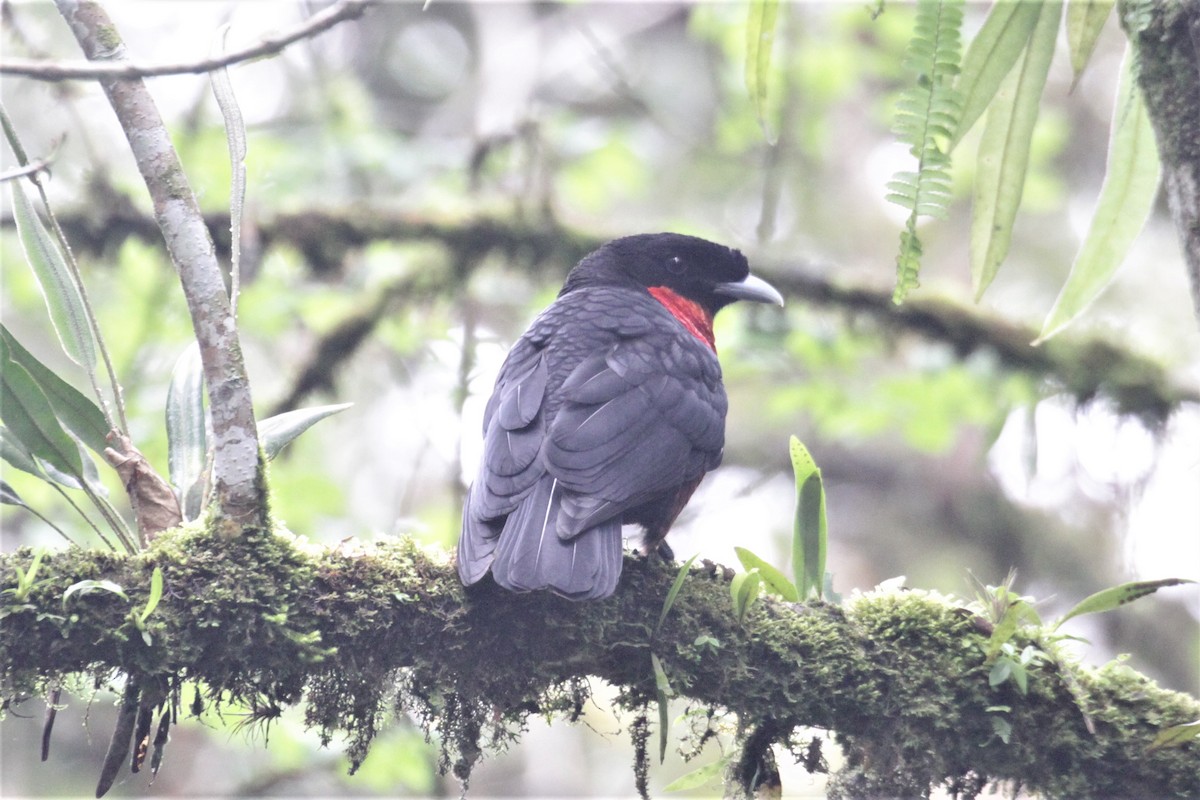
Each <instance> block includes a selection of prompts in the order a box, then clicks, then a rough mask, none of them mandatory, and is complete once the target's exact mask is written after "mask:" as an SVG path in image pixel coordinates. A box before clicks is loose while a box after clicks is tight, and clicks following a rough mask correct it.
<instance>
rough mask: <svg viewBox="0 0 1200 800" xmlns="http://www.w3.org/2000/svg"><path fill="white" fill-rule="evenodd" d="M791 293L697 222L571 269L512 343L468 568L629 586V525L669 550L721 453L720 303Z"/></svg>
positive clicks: (491, 420)
mask: <svg viewBox="0 0 1200 800" xmlns="http://www.w3.org/2000/svg"><path fill="white" fill-rule="evenodd" d="M737 300H749V301H754V302H759V303H770V304H775V305H779V306H782V305H783V297H782V295H780V293H779V292H778V291H777V290H776V289H775V288H774V287H773V286H771V285H770V284H769V283H767V282H766V281H764V280H763V279H761V278H759V277H757V276H755V275H752V274H751V273H750V267H749V264H748V262H747V260H746V257H745V256H744V255H742V253H741V252H740V251H738V250H735V249H732V248H729V247H725V246H723V245H720V244H716V243H714V242H710V241H707V240H705V239H701V238H698V237H695V236H687V235H684V234H679V233H648V234H638V235H632V236H625V237H622V238H619V239H614V240H612V241H610V242H608V243H606V244H604V245H602V246H601V247H600V248H598V249H597V250H595V251H594V252H592V253H590V254H589V255H587V256H585V257H584V258H583V259H582V260H580V261H579V263H578V264H577V265H576V266H575V267H574V268H573V269H572V270H571V271H570V272H569V273H568V275H567V278H566V281H565V283H564V284H563V287H562V290H561V291H560V292H559V294H558V297H557V298H556V299H555V300H554V302H553V303H552V304H551V305H550V306H548V307H547V308H546V309H545V310H544V311H543V312H542V313H541V314H540V315H538V316H537V318H536V319H535V320H534V321H533V322H532V323H531V324H530V326H529V329H528V330H526V331H525V333H524V334H523V335H522V336H521V337H520V339H518V340H517V342H516V343H515V344H514V345H513V347H512V348H511V349H510V350H509V352H508V354H507V356H506V357H505V360H504V363H503V365H502V366H501V368H500V372H499V374H498V376H497V378H496V384H495V388H494V390H493V392H492V395H491V398H490V399H489V400H488V403H487V405H486V407H485V409H484V415H483V456H482V459H481V462H480V465H479V471H478V474H477V476H476V478H475V480H474V481H473V483H472V484H471V485H470V487H469V488H468V490H467V493H466V496H465V499H464V503H463V514H462V533H461V535H460V537H459V544H458V554H457V559H458V562H457V568H458V574H459V577H460V579H461V581H462V583H463V584H464V585H466V586H471V585H473V584H476V583H478V582H479V581H480V580H482V579H483V578H484V576H485V575H487V574H488V572H489V571H490V573H491V575H492V577H493V579H494V580H495V582H496V583H497V584H499V585H500V586H502V587H503V588H505V589H507V590H510V591H514V592H530V591H542V590H548V591H550V592H553V593H555V594H557V595H560V596H562V597H565V598H567V599H569V600H598V599H602V598H605V597H608V596H610V595H611V594H612V593H613V592H614V591H615V590H616V587H617V584H618V582H619V579H620V576H621V568H622V565H623V562H624V547H623V543H622V533H621V528H622V525H628V524H636V525H640V526H641V527H642V529H643V539H642V550H643V552H644V553H645V554H646V555H647V556H648V557H650V556H652V555H653V554H661V555H663V556H664V557H666V558H668V559H669V558H670V557H671V555H670V552H671V551H670V548H669V546H668V545H667V544H666V542H665V538H666V535H667V531H668V530H669V529H670V528H671V525H672V523H674V521H675V518H676V517H677V516H678V515H679V512H680V511H681V510H682V509H683V507H684V505H685V504H686V503H687V502H688V500H689V498H690V497H691V496H692V493H693V492H694V491H695V490H696V487H697V486H698V485H699V484H700V481H701V479H702V478H703V477H704V475H705V473H707V472H709V471H710V470H712V469H715V468H716V467H717V466H718V465H719V464H720V463H721V457H722V454H723V451H724V445H725V414H726V411H727V409H728V401H727V398H726V395H725V388H724V386H723V384H722V381H721V366H720V364H719V362H718V361H717V353H716V342H715V339H714V336H713V317H714V315H715V314H716V313H717V312H718V311H720V310H721V309H722V308H724V307H725V306H727V305H729V304H731V303H733V302H734V301H737Z"/></svg>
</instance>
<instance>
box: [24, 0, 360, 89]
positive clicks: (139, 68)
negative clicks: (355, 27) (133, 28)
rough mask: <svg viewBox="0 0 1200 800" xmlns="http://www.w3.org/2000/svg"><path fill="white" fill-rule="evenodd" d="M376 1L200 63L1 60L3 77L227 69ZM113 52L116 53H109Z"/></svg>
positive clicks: (344, 3)
mask: <svg viewBox="0 0 1200 800" xmlns="http://www.w3.org/2000/svg"><path fill="white" fill-rule="evenodd" d="M374 1H375V0H340V2H338V3H335V4H334V5H332V6H330V7H329V8H326V9H324V10H323V11H319V12H317V13H316V14H313V15H312V16H311V17H309V18H308V20H306V21H305V22H304V23H303V24H302V25H299V26H297V27H295V28H293V29H291V30H289V31H285V32H283V33H278V34H275V35H272V36H264V37H263V38H262V40H261V41H259V42H258V44H255V45H252V46H250V47H244V48H242V49H241V50H234V51H232V52H229V53H225V54H222V55H219V56H212V57H210V58H205V59H202V60H199V61H187V62H179V63H175V64H135V63H132V62H128V61H109V62H103V63H96V62H94V61H52V62H46V61H42V60H38V59H24V58H22V59H17V58H14V59H8V60H6V61H0V74H3V75H20V76H23V77H26V78H35V79H37V80H43V81H64V80H139V79H141V78H153V77H161V76H164V75H195V74H199V73H203V72H212V71H213V70H216V69H220V68H222V67H227V66H229V65H231V64H237V63H240V62H243V61H250V60H252V59H256V58H261V57H263V56H269V55H274V54H276V53H278V52H280V51H281V50H283V49H284V48H286V47H287V46H288V45H290V44H294V43H295V42H298V41H300V40H301V39H309V38H312V37H313V36H316V35H318V34H320V33H323V32H325V31H327V30H329V29H330V28H332V27H333V26H334V25H337V24H338V23H339V22H344V21H346V20H349V19H356V18H358V17H360V16H362V14H363V12H364V11H366V9H367V7H368V6H370V5H372V3H373V2H374ZM110 52H113V51H110Z"/></svg>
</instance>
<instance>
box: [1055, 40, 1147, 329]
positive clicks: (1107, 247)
mask: <svg viewBox="0 0 1200 800" xmlns="http://www.w3.org/2000/svg"><path fill="white" fill-rule="evenodd" d="M1133 60H1134V56H1133V52H1132V49H1130V50H1128V51H1127V52H1126V54H1125V63H1124V66H1123V69H1122V72H1121V80H1120V83H1119V86H1118V89H1117V91H1118V93H1119V94H1118V95H1117V107H1116V110H1115V111H1114V112H1113V122H1112V134H1111V136H1110V138H1109V144H1108V171H1107V172H1106V173H1105V176H1104V185H1103V186H1102V187H1100V197H1099V199H1098V200H1097V202H1096V212H1095V214H1093V216H1092V224H1091V226H1090V227H1089V228H1088V232H1087V236H1085V237H1084V240H1083V244H1082V245H1081V246H1080V248H1079V253H1078V255H1076V256H1075V263H1074V264H1072V265H1071V274H1070V275H1068V276H1067V282H1066V283H1065V284H1064V285H1063V288H1062V290H1061V291H1060V292H1059V294H1058V298H1057V299H1056V300H1055V301H1054V307H1053V308H1051V309H1050V314H1049V315H1048V316H1047V317H1046V322H1045V323H1044V324H1043V325H1042V333H1041V335H1040V336H1039V337H1038V339H1037V341H1038V342H1042V341H1045V340H1046V339H1048V338H1050V337H1051V336H1053V335H1054V334H1055V333H1058V332H1059V331H1061V330H1062V329H1063V328H1065V327H1067V326H1068V325H1069V324H1071V322H1072V321H1073V320H1075V319H1076V318H1077V317H1078V316H1079V315H1080V314H1082V313H1083V312H1084V311H1085V310H1086V309H1087V307H1088V306H1089V305H1091V303H1092V301H1094V300H1095V299H1096V298H1097V297H1098V296H1099V295H1100V293H1101V292H1103V291H1104V289H1106V288H1107V287H1108V285H1109V284H1110V283H1111V282H1112V279H1113V275H1115V274H1116V271H1117V268H1118V267H1119V266H1121V262H1122V261H1124V260H1125V255H1126V253H1128V252H1129V248H1130V247H1132V246H1133V242H1134V240H1135V239H1136V238H1137V235H1138V233H1139V232H1140V231H1141V230H1142V226H1144V225H1145V224H1146V219H1147V218H1148V217H1149V216H1150V212H1151V211H1153V210H1154V198H1155V197H1157V196H1158V180H1159V175H1160V172H1161V167H1160V164H1159V161H1158V145H1157V143H1156V141H1155V139H1154V129H1153V128H1152V127H1151V125H1150V118H1149V116H1148V115H1147V114H1146V106H1145V104H1144V103H1143V102H1142V94H1141V92H1140V91H1139V90H1138V88H1137V85H1136V83H1135V82H1134V80H1133V76H1132V69H1133V67H1132V64H1133Z"/></svg>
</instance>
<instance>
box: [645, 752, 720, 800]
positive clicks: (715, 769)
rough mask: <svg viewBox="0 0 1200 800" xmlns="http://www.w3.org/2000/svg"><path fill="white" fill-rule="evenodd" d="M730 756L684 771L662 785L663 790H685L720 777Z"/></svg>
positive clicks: (704, 784)
mask: <svg viewBox="0 0 1200 800" xmlns="http://www.w3.org/2000/svg"><path fill="white" fill-rule="evenodd" d="M731 758H732V756H729V755H726V756H722V757H721V758H718V759H717V760H716V761H713V762H711V763H708V764H705V765H704V766H703V767H700V768H699V769H694V770H692V771H691V772H685V773H684V774H683V775H680V776H679V777H678V778H676V779H675V780H673V781H671V782H670V783H668V784H667V785H666V786H664V787H663V789H662V790H663V791H664V792H686V791H688V790H689V789H699V788H700V787H701V786H707V785H708V784H710V783H712V782H713V781H715V780H716V779H717V778H719V777H721V773H722V771H724V769H725V767H727V766H728V765H729V761H730V759H731Z"/></svg>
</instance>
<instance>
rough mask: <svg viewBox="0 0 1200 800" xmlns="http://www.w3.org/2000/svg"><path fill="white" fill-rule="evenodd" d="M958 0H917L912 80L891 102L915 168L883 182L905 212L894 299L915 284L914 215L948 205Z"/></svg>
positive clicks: (909, 59) (932, 213)
mask: <svg viewBox="0 0 1200 800" xmlns="http://www.w3.org/2000/svg"><path fill="white" fill-rule="evenodd" d="M962 21H963V0H919V2H918V3H917V18H916V23H915V25H914V28H913V36H912V39H911V40H910V41H909V44H908V50H907V52H906V54H905V59H904V65H905V68H906V69H907V70H908V71H909V72H911V73H913V75H914V77H915V79H916V80H915V83H914V85H912V86H910V87H908V89H906V90H905V91H904V92H903V94H901V96H900V99H899V100H898V101H897V103H896V115H895V119H894V121H893V123H892V130H893V132H894V133H895V134H896V136H897V137H899V139H900V141H902V142H904V143H905V144H907V145H908V146H909V152H910V153H912V155H913V157H914V158H915V159H916V160H917V169H916V172H912V171H902V172H898V173H896V175H895V177H894V178H893V179H892V180H891V181H890V182H889V183H888V185H887V195H886V197H887V200H888V201H889V202H892V203H895V204H897V205H899V206H901V207H903V208H905V209H907V210H908V211H909V212H910V214H909V217H908V220H907V221H906V223H905V226H904V231H903V232H902V233H901V234H900V254H899V255H898V256H897V257H896V291H895V294H894V295H893V298H892V299H893V301H894V302H896V303H899V302H901V301H902V300H903V299H904V295H905V294H906V293H907V292H908V290H909V289H912V288H914V287H916V286H917V275H918V274H919V272H920V268H921V241H920V239H919V238H918V237H917V219H918V217H937V218H939V219H944V218H945V216H946V214H947V208H948V206H949V205H950V199H951V192H950V156H949V154H948V152H946V148H945V142H946V141H948V140H949V139H950V138H951V136H952V135H953V133H954V130H955V128H957V126H958V120H959V117H960V116H961V114H962V98H961V97H960V96H959V94H958V92H957V91H956V90H955V89H954V85H953V83H954V78H955V76H957V75H958V72H959V64H960V62H961V60H962V37H961V31H962Z"/></svg>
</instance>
